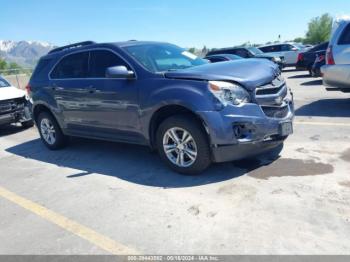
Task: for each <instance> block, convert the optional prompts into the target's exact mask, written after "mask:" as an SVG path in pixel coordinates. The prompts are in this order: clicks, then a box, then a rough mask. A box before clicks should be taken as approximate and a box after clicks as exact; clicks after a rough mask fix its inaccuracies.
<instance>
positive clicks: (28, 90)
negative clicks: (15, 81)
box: [26, 83, 32, 95]
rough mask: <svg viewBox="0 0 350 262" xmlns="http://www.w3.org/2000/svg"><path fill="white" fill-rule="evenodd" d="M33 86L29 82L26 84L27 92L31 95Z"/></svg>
mask: <svg viewBox="0 0 350 262" xmlns="http://www.w3.org/2000/svg"><path fill="white" fill-rule="evenodd" d="M31 89H32V88H31V86H30V85H29V83H28V84H27V85H26V90H27V94H28V95H30V92H31V91H32V90H31Z"/></svg>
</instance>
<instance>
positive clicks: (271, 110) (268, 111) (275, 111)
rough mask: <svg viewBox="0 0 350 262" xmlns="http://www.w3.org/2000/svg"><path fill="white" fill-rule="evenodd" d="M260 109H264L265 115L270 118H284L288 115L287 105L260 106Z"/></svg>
mask: <svg viewBox="0 0 350 262" xmlns="http://www.w3.org/2000/svg"><path fill="white" fill-rule="evenodd" d="M261 109H262V110H263V111H264V113H265V115H266V116H267V117H272V118H285V117H286V116H287V115H288V112H289V108H288V105H285V106H281V107H276V106H262V107H261Z"/></svg>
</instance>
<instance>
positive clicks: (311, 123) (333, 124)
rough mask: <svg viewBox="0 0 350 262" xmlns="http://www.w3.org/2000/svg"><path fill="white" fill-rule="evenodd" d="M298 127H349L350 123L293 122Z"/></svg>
mask: <svg viewBox="0 0 350 262" xmlns="http://www.w3.org/2000/svg"><path fill="white" fill-rule="evenodd" d="M294 123H295V124H299V125H312V126H350V123H334V122H333V123H332V122H316V121H315V122H314V121H300V120H299V121H294Z"/></svg>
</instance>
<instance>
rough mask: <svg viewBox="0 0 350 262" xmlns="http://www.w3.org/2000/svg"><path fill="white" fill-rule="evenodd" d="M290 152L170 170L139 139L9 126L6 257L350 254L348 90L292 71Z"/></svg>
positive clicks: (4, 181) (0, 165)
mask: <svg viewBox="0 0 350 262" xmlns="http://www.w3.org/2000/svg"><path fill="white" fill-rule="evenodd" d="M284 76H285V78H286V79H287V83H288V85H289V86H290V87H291V89H292V90H293V93H294V97H295V105H296V118H295V126H294V129H295V130H294V132H295V133H294V134H293V135H292V136H291V137H290V138H288V140H287V141H286V143H285V146H284V149H283V151H282V153H281V157H280V158H279V159H277V160H275V161H272V162H271V161H270V160H268V159H264V158H261V159H257V160H249V161H247V160H245V161H238V162H230V163H224V164H216V165H213V166H212V167H211V168H210V169H209V170H208V171H206V172H205V173H204V174H203V175H201V176H196V177H186V176H182V175H178V174H176V173H173V172H171V171H169V169H168V168H167V167H166V166H164V165H163V163H161V162H160V160H159V157H158V156H157V154H154V153H151V152H150V151H149V150H148V149H147V148H145V147H141V146H135V145H125V144H119V143H109V142H100V141H93V140H86V139H73V140H72V142H71V143H70V146H69V147H67V148H65V149H63V150H60V151H54V152H53V151H49V150H47V149H46V148H45V147H44V145H43V144H42V143H41V142H40V140H39V135H38V133H37V130H36V129H35V128H31V129H27V130H23V129H21V128H20V127H17V126H11V127H6V128H1V129H0V254H109V253H116V254H134V253H143V254H350V94H343V93H339V92H327V91H326V90H325V88H324V87H323V86H322V83H321V80H320V79H319V78H310V77H308V76H307V73H306V72H295V71H293V70H286V72H284Z"/></svg>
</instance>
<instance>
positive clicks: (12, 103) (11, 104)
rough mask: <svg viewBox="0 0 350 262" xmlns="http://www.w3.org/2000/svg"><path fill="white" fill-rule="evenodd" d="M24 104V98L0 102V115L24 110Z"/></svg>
mask: <svg viewBox="0 0 350 262" xmlns="http://www.w3.org/2000/svg"><path fill="white" fill-rule="evenodd" d="M24 103H25V99H24V97H23V98H15V99H8V100H3V101H0V114H8V113H12V112H14V111H16V110H18V109H22V108H24Z"/></svg>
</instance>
